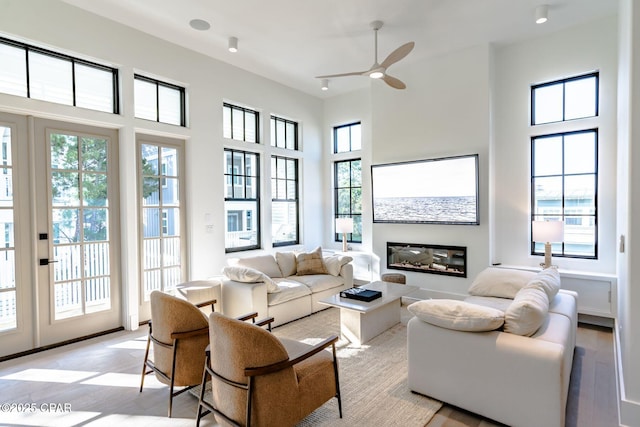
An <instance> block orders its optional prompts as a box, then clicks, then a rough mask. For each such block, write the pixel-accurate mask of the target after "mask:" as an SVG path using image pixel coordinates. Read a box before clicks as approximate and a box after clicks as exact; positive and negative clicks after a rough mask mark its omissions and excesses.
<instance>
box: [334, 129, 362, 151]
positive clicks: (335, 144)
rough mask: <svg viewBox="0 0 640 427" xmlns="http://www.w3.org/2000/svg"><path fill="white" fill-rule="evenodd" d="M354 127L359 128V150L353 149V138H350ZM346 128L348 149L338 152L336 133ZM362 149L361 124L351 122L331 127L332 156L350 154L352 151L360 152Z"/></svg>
mask: <svg viewBox="0 0 640 427" xmlns="http://www.w3.org/2000/svg"><path fill="white" fill-rule="evenodd" d="M354 126H360V138H361V141H360V148H356V149H354V148H353V138H352V135H351V134H352V129H353V127H354ZM344 128H348V129H349V149H348V150H344V151H338V131H339V130H340V129H344ZM361 149H362V122H353V123H347V124H344V125H339V126H334V127H333V154H341V153H350V152H353V151H360V150H361Z"/></svg>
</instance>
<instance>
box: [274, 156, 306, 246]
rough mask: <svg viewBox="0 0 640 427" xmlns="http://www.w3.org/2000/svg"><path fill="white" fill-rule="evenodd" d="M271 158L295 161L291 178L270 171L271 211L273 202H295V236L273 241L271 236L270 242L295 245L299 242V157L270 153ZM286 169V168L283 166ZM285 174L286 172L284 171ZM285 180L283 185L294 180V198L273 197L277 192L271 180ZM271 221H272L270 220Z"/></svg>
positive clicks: (277, 244) (278, 244) (279, 244)
mask: <svg viewBox="0 0 640 427" xmlns="http://www.w3.org/2000/svg"><path fill="white" fill-rule="evenodd" d="M271 158H272V159H276V163H277V161H278V159H283V160H285V161H287V160H293V161H294V162H295V177H294V178H293V179H290V178H289V176H288V175H287V176H285V178H284V179H282V178H278V177H277V174H276V173H275V171H273V170H272V171H271V181H272V191H271V193H272V194H271V206H272V212H273V202H295V204H296V238H295V239H294V240H289V241H282V242H277V243H276V242H274V241H273V236H272V241H271V244H272V246H273V247H280V246H290V245H297V244H299V243H300V180H299V178H300V169H299V159H297V158H294V157H286V156H278V155H272V156H271ZM285 170H286V168H285ZM285 175H286V172H285ZM274 180H275V181H276V182H277V181H285V182H284V185H285V186H286V185H287V183H288V182H290V181H294V182H295V186H296V191H295V198H294V199H290V198H288V197H287V198H285V199H279V198H277V197H274V194H277V191H276V192H274V191H273V181H274ZM272 223H273V221H272Z"/></svg>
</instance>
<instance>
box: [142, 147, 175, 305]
mask: <svg viewBox="0 0 640 427" xmlns="http://www.w3.org/2000/svg"><path fill="white" fill-rule="evenodd" d="M181 153H182V150H181V149H179V148H178V147H175V146H169V145H163V144H155V143H151V142H145V143H142V144H140V163H139V168H140V169H139V176H140V194H141V199H142V207H141V218H140V222H141V230H142V283H143V294H144V300H145V301H148V300H149V295H150V294H151V292H152V291H154V290H161V291H164V292H172V291H173V290H174V289H175V286H176V285H177V284H178V283H180V282H181V281H182V279H183V276H184V275H183V269H182V265H183V262H184V260H183V259H182V246H183V240H182V239H183V238H182V235H183V233H182V221H181V209H182V206H181V203H180V199H181V197H180V175H181V173H180V170H179V165H180V156H181Z"/></svg>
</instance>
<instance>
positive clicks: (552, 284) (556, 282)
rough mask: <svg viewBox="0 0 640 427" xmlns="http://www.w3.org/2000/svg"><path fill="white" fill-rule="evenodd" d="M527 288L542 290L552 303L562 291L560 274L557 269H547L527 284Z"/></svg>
mask: <svg viewBox="0 0 640 427" xmlns="http://www.w3.org/2000/svg"><path fill="white" fill-rule="evenodd" d="M526 287H527V288H533V287H535V288H540V289H542V290H543V291H544V292H545V293H546V294H547V297H548V298H549V302H551V301H553V299H554V298H555V297H556V295H557V294H558V291H559V290H560V273H558V269H557V268H554V267H550V268H545V269H544V270H542V271H541V272H539V273H537V274H536V275H535V276H533V279H531V280H530V281H529V283H527V286H526Z"/></svg>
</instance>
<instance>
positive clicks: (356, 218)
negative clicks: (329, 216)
mask: <svg viewBox="0 0 640 427" xmlns="http://www.w3.org/2000/svg"><path fill="white" fill-rule="evenodd" d="M353 162H360V185H359V186H354V185H352V179H351V177H352V174H351V173H349V186H348V187H339V186H338V182H339V180H338V165H339V164H341V163H349V170H350V171H351V169H352V164H353ZM333 182H334V188H333V206H334V224H335V219H337V218H353V222H354V230H355V227H356V224H360V228H361V230H360V240H357V239H354V233H348V235H347V242H349V243H362V212H354V210H353V203H352V201H353V196H352V194H353V189H354V188H358V189H360V206H362V159H361V158H353V159H345V160H336V161H334V162H333ZM344 189H349V213H348V214H346V213H344V212H338V201H339V193H340V190H344ZM334 241H336V242H341V241H342V234H340V233H335V232H334Z"/></svg>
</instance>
